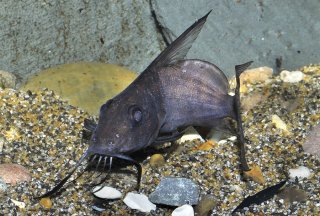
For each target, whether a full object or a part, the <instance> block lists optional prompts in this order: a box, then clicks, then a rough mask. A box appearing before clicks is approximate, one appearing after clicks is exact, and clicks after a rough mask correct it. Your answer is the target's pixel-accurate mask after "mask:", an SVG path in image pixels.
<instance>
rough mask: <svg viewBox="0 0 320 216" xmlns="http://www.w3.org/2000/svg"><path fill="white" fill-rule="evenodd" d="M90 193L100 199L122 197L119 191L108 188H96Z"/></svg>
mask: <svg viewBox="0 0 320 216" xmlns="http://www.w3.org/2000/svg"><path fill="white" fill-rule="evenodd" d="M92 193H93V194H94V195H95V196H96V197H99V198H102V199H119V198H120V197H121V196H122V194H121V192H120V191H118V190H117V189H115V188H112V187H108V186H96V187H94V188H93V191H92Z"/></svg>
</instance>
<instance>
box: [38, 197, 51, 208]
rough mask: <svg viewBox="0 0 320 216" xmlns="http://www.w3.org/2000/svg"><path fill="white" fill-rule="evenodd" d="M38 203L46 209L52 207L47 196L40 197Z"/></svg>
mask: <svg viewBox="0 0 320 216" xmlns="http://www.w3.org/2000/svg"><path fill="white" fill-rule="evenodd" d="M40 205H41V206H42V207H44V208H46V209H50V208H51V207H52V201H51V199H50V198H48V197H44V198H41V200H40Z"/></svg>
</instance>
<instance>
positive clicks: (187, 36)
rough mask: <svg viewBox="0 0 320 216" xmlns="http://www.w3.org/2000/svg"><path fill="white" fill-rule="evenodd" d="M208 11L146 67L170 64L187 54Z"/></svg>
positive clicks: (152, 67) (151, 67)
mask: <svg viewBox="0 0 320 216" xmlns="http://www.w3.org/2000/svg"><path fill="white" fill-rule="evenodd" d="M210 12H211V10H210V11H209V12H208V13H207V14H206V15H205V16H203V17H202V18H201V19H199V20H197V21H196V22H195V23H194V24H193V25H192V26H190V27H189V28H188V29H187V30H185V31H184V32H183V33H182V34H181V35H180V36H179V37H178V38H177V39H176V40H174V41H173V42H172V43H171V44H170V45H169V46H168V47H167V48H166V49H165V50H163V51H162V52H161V53H160V55H159V56H158V57H157V58H156V59H155V60H154V61H153V62H152V63H151V64H150V65H149V66H148V68H147V69H154V68H159V67H164V66H168V65H172V64H173V63H175V62H177V61H179V60H182V59H183V58H184V57H185V56H186V55H187V53H188V51H189V49H190V48H191V46H192V43H193V41H194V40H195V39H196V38H197V37H198V35H199V33H200V31H201V29H202V26H203V25H204V23H205V22H206V20H207V17H208V15H209V14H210Z"/></svg>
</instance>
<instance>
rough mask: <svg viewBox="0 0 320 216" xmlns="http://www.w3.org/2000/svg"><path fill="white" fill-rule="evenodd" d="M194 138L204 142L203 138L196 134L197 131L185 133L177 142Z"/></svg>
mask: <svg viewBox="0 0 320 216" xmlns="http://www.w3.org/2000/svg"><path fill="white" fill-rule="evenodd" d="M195 139H200V140H201V142H204V140H203V139H202V137H201V136H200V135H199V134H198V133H192V134H185V135H183V136H182V137H181V138H180V139H179V140H178V143H180V144H181V143H184V142H186V141H192V140H195Z"/></svg>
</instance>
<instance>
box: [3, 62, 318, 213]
mask: <svg viewBox="0 0 320 216" xmlns="http://www.w3.org/2000/svg"><path fill="white" fill-rule="evenodd" d="M315 68H316V67H315ZM317 70H318V72H316V69H314V70H311V69H308V68H306V69H305V71H309V72H308V73H306V74H307V77H306V78H305V79H304V80H303V81H301V82H299V83H284V82H282V81H281V80H280V79H279V78H278V77H276V78H274V79H272V81H271V82H269V83H268V84H256V85H251V86H250V87H249V88H248V89H249V91H248V92H247V93H246V94H244V96H245V97H246V96H247V95H250V94H252V93H261V94H265V95H267V96H266V98H265V99H264V100H263V101H262V102H260V103H259V104H258V105H257V106H255V107H254V108H253V109H251V110H250V111H248V112H245V113H243V120H244V124H243V127H244V130H245V137H246V139H247V160H248V162H249V164H250V165H251V166H252V165H254V164H255V165H258V166H259V167H260V168H261V170H262V173H263V176H264V178H265V183H264V184H259V183H256V182H254V181H245V180H244V179H243V177H242V176H241V171H240V169H239V166H240V164H239V157H238V148H237V144H236V143H235V141H230V140H227V141H226V142H224V143H223V142H222V143H220V144H216V145H215V146H214V147H213V148H212V149H211V150H208V151H203V150H196V147H197V146H198V145H200V144H201V143H200V141H192V142H186V143H183V144H180V145H179V146H178V147H177V148H172V147H170V146H167V147H166V146H165V147H162V148H157V149H149V150H147V151H145V154H146V155H148V154H151V153H161V154H163V156H164V158H165V159H166V163H165V165H163V166H162V167H160V168H152V167H151V166H150V164H149V157H145V159H144V160H142V161H141V164H142V166H143V177H142V182H141V191H140V192H142V193H144V194H146V195H148V194H150V193H151V192H152V191H154V189H155V187H156V185H157V184H158V183H159V182H160V179H161V177H163V176H176V177H187V178H190V179H192V180H194V181H195V182H196V183H197V184H198V185H199V186H200V188H201V192H200V193H201V196H204V195H207V194H210V195H212V196H213V197H214V198H215V200H216V203H215V206H214V208H213V210H212V211H211V213H212V214H217V215H228V214H230V212H232V210H233V209H234V208H235V207H236V206H237V205H239V203H240V202H241V201H242V200H243V199H244V198H245V197H247V196H248V195H253V194H255V193H257V192H259V191H261V190H262V189H264V188H266V187H268V186H271V185H274V184H277V183H279V182H280V181H281V180H284V179H286V177H287V176H288V170H289V169H292V168H296V167H298V166H305V167H307V168H309V169H310V170H311V176H310V177H309V178H307V179H299V180H290V181H289V182H288V185H292V186H296V187H298V188H300V189H301V190H303V191H304V192H305V193H306V195H307V199H306V200H305V201H303V202H287V201H285V200H283V199H280V198H279V197H278V196H275V197H274V198H272V199H270V200H269V201H266V202H264V203H262V204H260V205H253V206H251V207H250V208H246V209H244V210H243V212H242V213H245V214H246V215H258V214H259V213H261V214H267V215H270V214H276V213H279V214H285V215H317V214H320V210H319V209H320V199H319V197H320V188H319V182H320V162H319V158H318V157H317V156H312V155H310V154H306V153H304V151H303V148H302V144H303V142H304V140H305V137H306V136H307V134H308V132H309V131H310V129H311V128H312V126H315V125H317V124H319V123H320V73H319V68H318V69H317ZM0 98H1V100H0V113H1V118H0V135H1V136H2V137H4V138H5V143H4V146H3V150H2V155H1V156H0V163H16V164H20V165H22V166H24V167H26V168H27V169H28V170H29V171H30V172H31V174H32V180H31V181H30V182H25V183H21V184H18V185H17V186H14V187H13V186H10V185H8V189H7V191H6V192H2V193H0V209H1V214H4V215H15V214H16V213H19V214H28V215H43V214H48V215H50V214H52V215H58V214H68V215H72V214H75V215H95V214H101V213H99V212H96V211H94V210H93V209H92V206H94V205H96V206H100V207H104V208H105V209H106V210H105V211H104V212H103V214H104V215H145V214H144V213H139V212H138V211H136V210H131V209H129V208H128V207H127V206H126V205H125V204H124V203H123V202H122V200H121V199H120V200H115V201H104V202H101V200H97V199H96V198H94V197H93V196H92V194H91V193H90V191H89V190H90V189H91V186H92V185H93V184H94V182H98V180H99V178H101V177H103V176H104V174H103V175H102V176H98V175H99V173H100V172H95V171H94V170H93V171H90V172H85V173H84V174H83V175H82V176H81V177H80V178H79V179H78V180H77V181H76V182H72V183H69V184H67V185H66V186H65V190H63V191H62V192H61V193H60V194H58V195H57V196H56V197H52V198H51V201H52V202H53V206H52V207H51V208H50V209H45V208H44V207H42V206H41V205H40V204H39V199H36V198H35V197H36V196H39V195H41V194H43V193H44V192H46V191H47V190H49V189H50V188H52V187H53V186H54V185H55V184H56V183H57V182H58V181H59V179H62V178H63V177H64V176H65V175H66V173H67V172H68V171H69V170H70V169H71V168H72V167H73V166H74V164H75V162H76V161H77V160H78V159H79V157H80V156H81V155H82V153H83V152H84V151H85V150H86V148H87V145H88V144H87V143H86V142H82V139H81V137H82V130H83V121H84V119H85V118H91V117H89V116H88V115H87V114H86V113H84V112H82V111H81V110H79V109H78V108H75V107H72V106H70V105H68V104H67V103H65V102H62V101H61V100H60V99H59V97H57V96H55V95H54V94H53V93H52V92H51V91H48V90H43V91H39V92H33V93H31V92H28V93H27V92H19V91H15V90H10V89H5V90H0ZM272 115H277V116H279V117H280V118H281V120H282V121H284V122H285V124H286V126H287V128H288V129H287V131H284V130H283V129H279V128H276V127H275V125H274V124H273V123H272ZM150 152H151V153H150ZM114 164H115V165H114V167H113V170H114V172H112V173H111V174H110V175H109V177H108V178H107V180H106V181H105V184H106V185H108V186H112V187H115V188H117V189H118V190H120V191H121V192H122V193H123V194H126V193H127V192H129V191H133V190H134V187H135V184H136V172H135V168H134V167H131V166H121V164H120V165H118V166H117V162H116V161H115V163H114ZM97 176H98V177H97ZM12 200H17V201H20V202H24V203H25V205H26V206H25V208H19V207H17V206H16V205H15V204H14V203H13V202H12ZM173 209H174V208H170V207H165V206H158V207H157V210H156V211H155V212H151V213H149V215H170V214H171V212H172V210H173Z"/></svg>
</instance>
